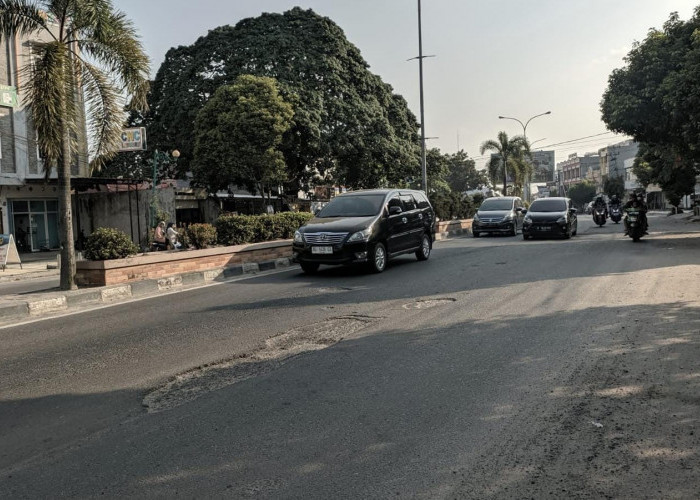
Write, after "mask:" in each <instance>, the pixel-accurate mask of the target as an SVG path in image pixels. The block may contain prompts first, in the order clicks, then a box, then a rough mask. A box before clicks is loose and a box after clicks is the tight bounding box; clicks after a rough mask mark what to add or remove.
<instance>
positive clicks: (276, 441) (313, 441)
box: [0, 276, 700, 498]
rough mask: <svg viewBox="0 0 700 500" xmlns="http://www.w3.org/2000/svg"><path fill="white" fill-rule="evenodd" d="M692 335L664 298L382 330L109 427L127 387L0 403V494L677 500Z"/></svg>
mask: <svg viewBox="0 0 700 500" xmlns="http://www.w3.org/2000/svg"><path fill="white" fill-rule="evenodd" d="M318 279H321V280H323V279H325V277H324V276H321V277H320V278H318ZM543 325H557V327H556V328H544V327H543ZM582 325H585V326H586V329H585V331H584V330H582ZM699 329H700V308H698V307H697V306H695V305H690V304H686V303H675V304H664V305H660V306H643V307H642V306H630V307H622V306H619V307H594V308H591V309H590V310H587V311H574V312H559V313H556V314H550V315H542V316H538V317H532V318H528V317H523V318H521V317H515V316H514V317H506V318H498V319H495V320H492V321H484V320H482V321H470V322H459V323H452V324H448V325H447V326H442V327H440V328H432V329H421V330H410V331H397V330H393V331H388V332H386V333H381V334H374V335H368V336H364V337H361V338H356V339H350V340H346V341H343V342H341V343H339V344H336V345H334V346H332V347H329V348H328V349H325V350H322V351H316V352H313V353H309V354H305V355H302V356H298V357H296V358H293V359H291V360H289V361H288V362H287V363H286V364H284V365H282V366H280V367H279V369H277V370H275V371H272V372H270V373H267V374H265V375H263V376H260V377H257V378H253V379H248V380H245V381H243V382H240V383H239V384H236V385H234V386H229V387H226V388H224V389H220V390H218V391H215V392H212V393H208V394H203V395H202V397H200V398H199V399H197V400H195V401H194V402H192V403H189V404H187V405H184V406H181V407H178V408H175V409H174V410H171V411H166V412H162V413H159V414H154V415H141V416H140V417H137V418H132V419H127V420H126V421H125V418H124V415H123V414H119V412H117V415H116V416H115V417H113V418H110V417H109V415H107V414H105V410H104V409H105V408H109V407H110V405H111V404H112V403H113V402H114V401H115V400H120V401H121V402H122V404H123V405H125V406H127V405H130V404H133V399H134V398H135V397H137V395H138V391H118V392H115V393H103V394H89V395H56V396H51V397H47V398H39V399H28V400H19V401H0V429H2V434H1V435H0V441H1V442H2V443H3V444H4V445H3V452H2V454H3V462H4V463H5V464H7V463H8V462H10V463H11V462H13V458H17V457H21V456H22V452H21V449H20V450H19V451H18V449H16V448H14V446H6V445H7V444H8V443H9V444H13V445H14V444H15V443H21V442H22V441H23V440H26V441H27V442H30V443H31V446H30V448H32V450H33V452H34V453H40V452H41V453H43V456H42V457H40V458H38V459H36V460H33V461H30V462H28V463H27V464H25V465H24V466H21V467H18V468H16V469H14V470H12V471H9V472H8V470H7V469H5V470H4V471H3V473H2V476H0V497H4V498H19V497H54V496H80V497H84V496H89V497H93V496H99V495H101V494H104V495H106V496H110V497H116V496H125V495H126V496H141V497H152V496H167V497H170V496H208V497H211V496H226V497H230V498H234V497H235V498H241V497H249V496H252V497H257V498H268V497H287V498H337V497H349V498H361V497H382V498H386V497H389V496H397V495H398V496H399V497H403V498H406V497H422V498H435V497H445V496H447V497H453V496H457V497H470V498H488V497H493V498H503V497H523V496H526V497H529V496H535V497H541V496H544V495H545V494H548V492H550V491H557V492H558V493H557V494H555V495H554V496H568V497H577V496H592V497H599V496H612V497H619V496H625V497H635V496H637V495H635V494H634V493H635V492H641V493H642V494H641V495H639V496H648V494H649V493H650V492H656V491H660V492H662V494H661V495H660V496H663V497H667V498H687V497H692V496H694V495H695V493H697V491H700V478H698V475H697V474H696V471H697V470H698V467H700V462H699V457H700V443H699V442H698V438H697V437H695V436H694V435H693V432H694V430H697V429H696V428H697V425H698V419H699V418H700V399H699V398H698V396H697V394H698V393H699V390H700V333H699ZM594 422H598V423H600V424H601V425H602V427H598V426H597V425H594V424H593V423H594ZM44 424H46V427H44ZM101 426H102V427H105V428H106V427H111V428H110V429H108V430H105V431H104V432H101V433H96V432H97V430H98V429H99V427H101ZM68 428H70V429H72V431H71V433H69V434H66V429H68ZM90 434H92V438H91V439H87V440H85V441H83V442H79V443H74V444H73V446H71V447H70V448H68V449H65V450H63V451H57V450H55V449H54V448H55V447H56V446H58V445H60V444H61V443H60V442H56V440H53V439H52V437H54V436H57V437H59V438H61V437H63V438H64V440H67V439H77V438H79V437H85V436H88V435H90ZM28 449H29V448H28ZM562 484H563V485H564V486H562ZM554 487H558V488H562V487H564V488H567V492H566V493H565V492H562V491H559V490H556V489H552V488H554ZM630 493H631V494H630ZM645 493H646V494H645ZM652 496H656V494H654V493H652Z"/></svg>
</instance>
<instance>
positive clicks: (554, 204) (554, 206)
mask: <svg viewBox="0 0 700 500" xmlns="http://www.w3.org/2000/svg"><path fill="white" fill-rule="evenodd" d="M530 212H566V201H565V200H536V201H533V202H532V205H531V206H530Z"/></svg>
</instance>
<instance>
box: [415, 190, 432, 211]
mask: <svg viewBox="0 0 700 500" xmlns="http://www.w3.org/2000/svg"><path fill="white" fill-rule="evenodd" d="M413 196H414V197H415V198H416V201H417V202H418V208H420V209H423V208H428V207H429V206H430V203H428V198H426V197H425V195H424V194H423V193H413Z"/></svg>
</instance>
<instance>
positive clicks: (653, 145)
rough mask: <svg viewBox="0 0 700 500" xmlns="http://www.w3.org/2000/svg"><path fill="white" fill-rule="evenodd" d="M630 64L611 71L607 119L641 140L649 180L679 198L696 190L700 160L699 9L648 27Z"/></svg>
mask: <svg viewBox="0 0 700 500" xmlns="http://www.w3.org/2000/svg"><path fill="white" fill-rule="evenodd" d="M625 63H626V64H625V66H624V67H622V68H619V69H616V70H615V71H613V73H612V74H611V75H610V78H609V81H608V88H607V89H606V91H605V93H604V95H603V100H602V102H601V112H602V118H603V121H604V122H605V123H606V124H607V126H608V128H609V129H610V130H613V131H615V132H622V133H625V134H628V135H631V136H632V137H634V139H635V140H637V141H638V142H640V144H641V145H642V147H643V148H644V149H645V151H646V152H645V154H644V156H645V159H644V160H643V161H642V163H645V164H647V165H648V166H649V168H648V169H646V170H645V171H642V172H641V174H642V176H644V175H649V176H650V177H649V178H648V179H647V181H648V182H649V183H651V182H654V183H659V184H660V185H662V188H663V189H664V192H666V194H667V195H668V196H675V193H676V192H678V191H679V186H678V183H679V182H688V186H686V187H685V188H683V189H680V191H690V192H692V186H693V185H694V184H695V177H694V175H693V173H694V172H693V170H694V169H695V167H694V165H697V164H698V163H699V162H700V7H698V8H696V10H695V14H694V16H693V17H692V18H691V19H689V20H688V21H686V22H684V21H681V20H680V19H679V17H678V14H677V13H673V14H671V16H670V17H669V19H668V21H666V23H665V24H664V25H663V28H662V29H651V30H649V33H648V34H647V37H646V38H645V39H644V40H643V41H642V42H641V43H635V46H634V48H633V49H632V50H631V51H630V52H629V54H627V57H626V58H625ZM640 149H641V148H640ZM677 169H680V170H681V171H680V172H675V170H677ZM672 179H673V181H672ZM663 186H666V187H665V188H664V187H663Z"/></svg>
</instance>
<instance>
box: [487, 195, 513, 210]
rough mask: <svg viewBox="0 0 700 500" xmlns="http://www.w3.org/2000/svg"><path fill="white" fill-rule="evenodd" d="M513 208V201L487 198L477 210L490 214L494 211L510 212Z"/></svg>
mask: <svg viewBox="0 0 700 500" xmlns="http://www.w3.org/2000/svg"><path fill="white" fill-rule="evenodd" d="M511 208H513V200H503V199H498V198H489V199H488V200H484V202H483V203H482V204H481V206H480V207H479V210H483V211H484V212H490V211H495V210H510V209H511Z"/></svg>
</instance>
